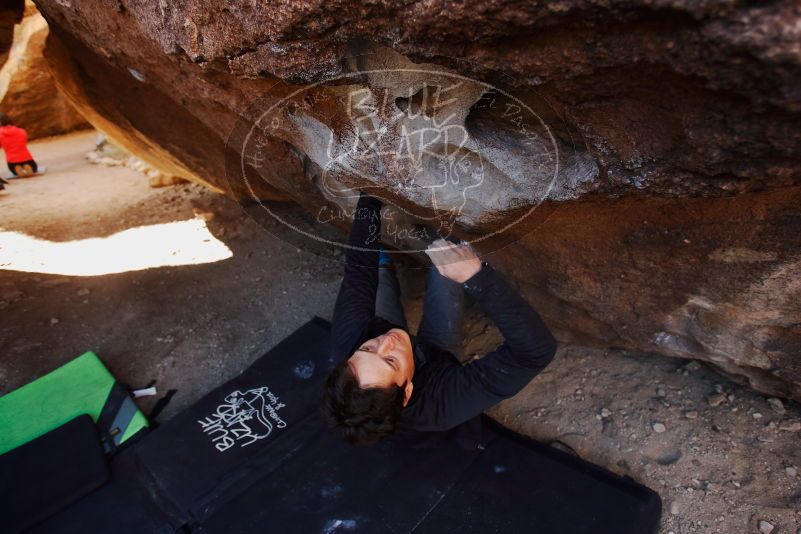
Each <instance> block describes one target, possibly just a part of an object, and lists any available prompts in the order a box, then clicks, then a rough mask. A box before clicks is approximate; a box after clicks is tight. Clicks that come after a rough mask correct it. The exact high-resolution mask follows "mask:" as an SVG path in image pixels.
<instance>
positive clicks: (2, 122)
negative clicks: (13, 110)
mask: <svg viewBox="0 0 801 534" xmlns="http://www.w3.org/2000/svg"><path fill="white" fill-rule="evenodd" d="M12 124H14V121H12V120H11V117H9V116H8V115H6V114H5V113H0V126H10V125H12Z"/></svg>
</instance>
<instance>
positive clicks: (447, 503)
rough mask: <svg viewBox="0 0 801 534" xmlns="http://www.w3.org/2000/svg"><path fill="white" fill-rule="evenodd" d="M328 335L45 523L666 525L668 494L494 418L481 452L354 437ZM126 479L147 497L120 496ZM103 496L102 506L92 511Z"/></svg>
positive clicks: (629, 532) (133, 453)
mask: <svg viewBox="0 0 801 534" xmlns="http://www.w3.org/2000/svg"><path fill="white" fill-rule="evenodd" d="M328 336H329V325H328V323H327V322H325V321H323V320H321V319H314V320H312V321H310V322H309V323H307V324H306V325H304V326H303V327H301V328H300V329H299V330H297V331H296V332H295V333H293V334H292V335H290V336H289V337H288V338H287V339H285V340H284V341H282V342H281V343H279V344H278V345H277V346H275V347H274V348H273V349H272V350H270V351H269V352H267V353H266V354H265V355H263V356H261V357H260V358H257V359H255V360H254V363H253V364H252V365H251V366H250V367H249V368H248V369H246V370H244V371H243V372H242V373H241V374H240V375H239V376H237V377H235V378H234V379H232V380H230V381H228V382H226V383H224V384H222V385H220V386H219V387H217V388H215V389H214V390H212V391H210V392H209V393H208V394H207V395H206V396H204V397H203V398H202V399H200V400H199V401H198V402H196V403H195V404H194V405H192V406H190V407H189V408H187V409H185V410H184V411H183V412H181V413H180V414H178V415H177V416H175V417H174V418H173V419H171V420H169V421H167V422H166V423H164V424H162V425H161V426H160V427H158V428H156V429H155V430H154V431H151V432H149V433H148V434H147V435H146V436H145V437H144V438H143V439H141V440H140V441H138V442H137V443H136V444H135V445H134V446H132V447H130V448H129V449H128V450H126V451H124V453H123V454H120V455H119V456H118V457H115V458H114V459H113V463H112V471H114V469H113V467H114V463H117V462H120V461H124V462H125V463H126V465H127V466H128V468H127V470H126V472H125V473H124V477H125V479H124V481H121V480H120V479H119V478H117V479H116V480H115V475H114V474H112V482H111V483H110V484H108V485H107V486H106V487H104V488H100V489H99V490H98V491H96V492H95V493H94V494H93V495H90V496H88V497H86V498H85V499H83V500H82V501H81V502H79V503H78V504H77V505H76V506H74V507H72V508H71V509H70V510H69V511H68V512H66V513H68V514H71V515H64V516H63V518H64V520H63V521H62V522H60V521H58V520H57V519H58V517H56V518H52V519H51V520H50V521H49V522H48V525H47V528H41V529H37V530H35V532H40V533H50V534H52V533H56V532H58V533H61V532H72V531H70V530H69V529H67V528H66V527H65V526H64V525H66V524H68V523H70V524H74V523H76V522H78V523H79V524H80V525H82V527H84V528H86V529H89V530H91V531H92V532H118V530H114V529H112V528H111V527H109V526H108V520H109V517H114V518H115V519H116V524H117V526H121V525H125V524H129V523H128V518H130V524H137V525H143V524H144V523H146V522H147V521H150V524H152V525H153V528H144V527H140V530H139V531H140V532H141V531H154V530H153V529H156V530H158V532H171V531H178V530H180V529H186V530H188V531H190V532H204V533H206V534H214V533H225V534H230V533H251V532H340V531H352V532H442V531H460V530H463V531H466V532H541V533H547V534H552V533H553V532H570V533H571V534H574V533H578V534H582V533H587V534H589V533H593V534H604V533H608V534H612V533H614V534H653V533H654V532H655V531H656V529H657V527H658V524H659V517H660V514H661V501H660V499H659V497H658V495H657V494H656V493H654V492H653V491H651V490H650V489H648V488H646V487H645V486H643V485H641V484H639V483H637V482H635V481H633V480H631V479H628V478H626V477H621V476H618V475H616V474H614V473H611V472H609V471H607V470H605V469H602V468H601V467H598V466H595V465H592V464H591V463H589V462H586V461H584V460H581V459H580V458H577V457H574V456H571V455H569V454H566V453H564V452H562V451H559V450H556V449H554V448H552V447H550V446H548V445H544V444H541V443H537V442H535V441H532V440H530V439H528V438H526V437H523V436H519V435H517V434H514V433H511V432H509V431H508V430H505V429H503V428H501V427H500V426H498V425H497V424H495V423H494V422H492V421H491V420H489V419H488V418H486V417H484V418H483V419H482V421H483V424H484V427H485V428H484V431H483V432H482V433H481V436H482V437H481V440H480V441H479V443H478V446H473V447H472V448H469V449H468V448H465V446H464V444H463V443H462V442H460V441H459V440H457V439H455V438H454V439H450V438H448V437H447V436H446V438H445V439H439V440H432V441H427V440H416V439H412V440H409V439H406V437H404V436H397V437H395V438H392V439H389V440H385V441H384V442H382V443H380V444H378V445H376V446H373V447H366V448H359V447H352V446H350V445H347V444H345V443H343V442H342V441H341V440H340V439H339V438H337V437H336V436H334V435H332V434H331V432H329V431H328V429H327V428H326V426H325V424H324V422H323V420H322V416H321V414H320V410H319V406H320V401H321V398H322V387H323V383H324V381H325V377H326V375H327V373H328V371H329V370H330V368H331V367H332V366H333V364H334V363H335V362H331V361H328V359H327V354H328V351H327V350H326V348H327V344H328ZM410 443H415V444H426V443H429V444H431V443H433V444H434V445H426V446H417V445H416V446H410V445H409V444H410ZM115 484H116V486H115ZM121 485H122V486H124V487H125V488H127V489H126V490H125V492H126V494H127V495H129V496H131V495H134V494H136V495H138V497H137V498H136V499H133V498H125V499H122V498H119V499H118V498H116V497H114V495H115V494H116V493H115V492H117V493H119V492H120V487H121ZM137 488H138V489H137ZM115 502H117V503H118V504H117V505H116V506H117V509H116V510H115V512H116V513H114V514H112V513H111V510H112V507H114V506H115V504H114V503H115ZM95 504H98V505H102V506H103V508H104V512H103V513H102V514H99V515H98V514H97V513H93V512H92V510H93V509H96V506H95ZM153 507H155V508H156V509H155V510H154V508H153ZM148 510H150V511H148ZM154 514H155V515H154ZM148 518H151V519H148ZM156 525H158V527H156Z"/></svg>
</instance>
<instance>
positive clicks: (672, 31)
mask: <svg viewBox="0 0 801 534" xmlns="http://www.w3.org/2000/svg"><path fill="white" fill-rule="evenodd" d="M37 5H38V7H39V9H40V10H41V12H42V13H43V14H44V16H45V18H46V19H47V21H48V23H49V25H50V28H51V34H50V37H49V38H48V42H47V47H46V51H45V56H46V57H47V59H48V61H49V64H50V66H51V70H52V71H53V72H54V76H55V78H56V81H57V83H58V84H59V86H60V87H61V88H62V89H63V91H64V92H65V93H66V94H67V95H69V97H70V99H71V100H72V101H73V103H75V105H76V106H77V107H78V109H80V110H81V112H82V113H83V114H84V115H85V116H86V117H87V118H88V120H89V121H90V122H92V123H93V124H94V125H95V126H97V127H99V128H101V129H103V130H104V131H105V132H106V133H107V134H108V135H110V136H111V138H112V139H113V140H114V141H115V142H116V143H118V144H120V145H121V146H124V147H125V148H126V149H128V150H130V151H131V152H133V153H135V154H137V155H138V156H140V157H142V158H143V159H145V160H146V161H148V162H150V163H151V164H153V165H154V166H156V167H158V168H160V169H162V170H164V171H165V172H166V174H169V175H176V176H184V177H187V178H190V179H192V180H195V181H198V182H201V183H204V184H206V185H208V186H210V187H213V188H215V189H218V190H226V191H228V192H229V193H230V194H232V195H234V196H236V197H239V198H243V199H246V198H259V199H269V200H290V201H293V202H296V203H298V204H300V205H301V206H303V207H305V208H306V209H307V210H309V212H310V213H313V214H316V216H317V219H318V220H325V221H326V222H334V223H337V222H339V223H340V225H344V224H346V221H347V219H348V212H347V210H348V208H349V207H351V206H352V205H353V203H354V192H355V191H356V190H369V191H371V192H373V193H374V194H377V195H380V196H381V197H382V198H383V199H384V200H385V202H386V203H387V204H389V205H391V206H392V207H391V208H389V209H388V210H387V216H388V217H389V219H390V221H391V223H392V225H391V227H392V228H393V232H392V235H390V236H389V237H388V239H389V240H390V241H391V243H390V244H394V245H397V246H399V247H408V246H411V245H410V243H411V241H410V240H409V239H407V238H408V237H409V236H410V235H411V233H412V232H411V231H410V229H413V228H414V226H413V225H414V223H416V222H425V223H427V224H429V225H433V226H435V227H437V228H438V229H439V230H440V231H441V232H453V233H454V234H455V235H458V236H460V237H462V238H468V239H471V240H472V241H474V242H475V243H476V246H477V247H478V248H479V249H480V250H481V251H482V252H484V253H486V254H487V255H488V256H489V259H490V260H491V261H492V262H493V263H494V264H496V265H497V266H498V267H499V268H500V269H501V270H503V271H504V272H506V273H507V274H508V275H509V276H510V277H511V278H512V279H513V280H514V281H515V282H516V283H517V285H518V286H519V287H520V288H521V290H523V291H524V293H525V295H527V297H528V298H529V299H530V300H531V301H532V302H533V303H535V304H536V305H537V307H538V309H539V310H541V312H542V313H543V315H544V316H545V317H546V319H547V320H548V322H549V324H550V325H551V326H552V327H553V328H554V330H555V331H556V332H557V334H558V337H560V338H561V339H562V340H568V341H576V342H580V343H592V344H598V345H602V346H616V347H626V348H631V349H636V350H646V351H654V352H659V353H662V354H667V355H671V356H677V357H684V358H696V359H700V360H704V361H707V362H710V363H712V364H713V365H715V366H717V367H718V368H719V369H721V370H722V371H724V372H726V373H728V374H730V375H732V376H734V377H737V378H739V379H741V380H742V381H743V382H747V383H749V384H750V385H751V386H753V387H755V388H757V389H760V390H762V391H765V392H770V393H772V394H775V395H780V396H784V397H791V398H795V399H799V400H801V305H800V304H799V302H801V256H799V250H801V214H799V207H800V206H801V164H800V163H799V157H798V154H799V153H801V151H800V150H799V149H801V93H799V89H798V88H799V87H801V45H800V44H799V43H801V22H800V21H801V7H800V6H799V4H798V3H797V2H794V1H791V0H787V1H774V2H764V3H760V4H759V5H755V6H748V5H742V4H739V3H732V2H720V1H713V0H707V1H702V2H687V1H684V0H665V1H661V2H657V3H653V2H645V1H643V0H630V1H620V2H613V3H606V4H599V3H597V2H587V1H583V0H567V1H564V2H556V3H554V2H522V1H512V2H503V3H500V2H478V1H469V2H463V3H459V4H458V5H456V4H452V3H449V2H442V1H434V2H425V3H396V2H393V3H390V2H374V3H371V4H369V5H360V4H358V3H349V2H321V1H312V2H308V1H295V0H289V1H287V2H281V3H273V4H258V3H251V2H221V1H215V0H182V1H178V2H133V1H129V0H118V1H116V2H114V3H109V2H105V1H100V0H87V1H84V2H80V3H77V2H76V3H70V2H63V1H59V0H39V1H38V2H37Z"/></svg>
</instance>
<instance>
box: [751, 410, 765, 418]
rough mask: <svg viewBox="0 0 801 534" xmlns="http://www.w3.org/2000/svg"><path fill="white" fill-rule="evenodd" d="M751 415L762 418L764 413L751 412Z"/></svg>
mask: <svg viewBox="0 0 801 534" xmlns="http://www.w3.org/2000/svg"><path fill="white" fill-rule="evenodd" d="M751 417H753V418H754V419H762V414H761V413H759V412H754V413H752V414H751Z"/></svg>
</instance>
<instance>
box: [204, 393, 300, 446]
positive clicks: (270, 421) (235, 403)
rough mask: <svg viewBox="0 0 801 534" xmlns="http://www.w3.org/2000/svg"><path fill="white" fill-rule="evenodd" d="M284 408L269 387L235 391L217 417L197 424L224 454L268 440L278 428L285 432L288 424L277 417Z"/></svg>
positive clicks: (217, 412)
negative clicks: (232, 448)
mask: <svg viewBox="0 0 801 534" xmlns="http://www.w3.org/2000/svg"><path fill="white" fill-rule="evenodd" d="M285 407H286V405H285V404H284V403H283V402H281V400H280V399H279V398H278V396H277V395H276V394H275V393H273V392H271V391H270V388H268V387H267V386H264V387H260V388H254V389H249V390H247V391H245V392H242V391H239V390H236V391H234V392H232V393H230V394H228V395H226V397H225V400H224V401H223V403H222V404H220V405H219V406H217V409H216V410H215V411H214V413H213V414H211V415H210V416H208V417H206V418H204V419H200V420H199V421H198V424H199V425H200V428H201V429H202V431H203V433H204V434H206V435H208V436H209V438H211V442H212V443H213V444H214V447H215V448H216V449H217V450H218V451H220V452H224V451H227V450H228V449H230V448H231V447H234V446H236V445H239V446H240V447H247V446H248V445H252V444H253V443H256V442H257V441H259V440H262V439H264V438H266V437H268V436H269V435H270V434H271V433H272V432H273V429H275V428H286V426H287V425H286V421H284V420H283V419H282V418H281V417H280V415H279V414H278V411H279V410H280V409H281V408H285Z"/></svg>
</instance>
